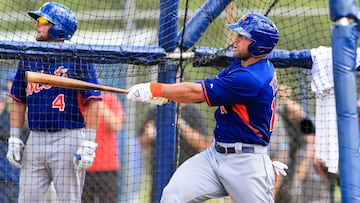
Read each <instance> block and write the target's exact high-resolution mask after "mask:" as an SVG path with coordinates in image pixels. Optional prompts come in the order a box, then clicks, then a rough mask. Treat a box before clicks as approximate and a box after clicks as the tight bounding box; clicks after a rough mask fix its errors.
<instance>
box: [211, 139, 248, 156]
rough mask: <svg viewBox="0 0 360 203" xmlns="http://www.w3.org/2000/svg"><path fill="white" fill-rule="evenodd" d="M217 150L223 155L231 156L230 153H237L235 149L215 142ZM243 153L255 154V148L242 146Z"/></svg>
mask: <svg viewBox="0 0 360 203" xmlns="http://www.w3.org/2000/svg"><path fill="white" fill-rule="evenodd" d="M215 150H216V151H217V152H219V153H221V154H229V153H236V150H235V147H223V146H221V145H220V144H218V143H217V142H215ZM241 152H242V153H255V148H254V146H242V147H241Z"/></svg>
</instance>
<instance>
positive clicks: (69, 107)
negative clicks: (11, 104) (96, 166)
mask: <svg viewBox="0 0 360 203" xmlns="http://www.w3.org/2000/svg"><path fill="white" fill-rule="evenodd" d="M26 71H35V72H42V73H47V74H53V75H57V76H60V77H70V78H76V79H80V80H83V81H86V82H91V83H95V84H98V81H97V78H96V73H95V69H94V65H93V64H92V63H86V62H73V63H68V62H61V61H59V62H52V63H51V62H46V61H45V62H44V61H35V60H33V61H20V63H19V67H18V73H17V74H16V76H15V80H14V83H13V87H12V90H11V97H13V98H14V99H15V100H17V101H21V102H23V103H27V106H28V122H29V128H30V129H31V130H40V131H43V130H50V129H52V130H54V129H55V130H56V129H63V128H68V129H74V128H83V127H85V123H84V117H83V109H84V108H83V105H84V104H85V103H86V101H87V100H88V99H89V98H100V94H101V93H100V91H95V90H84V91H79V90H73V89H63V88H58V87H52V86H51V85H43V84H35V83H26V82H25V80H24V78H25V72H26Z"/></svg>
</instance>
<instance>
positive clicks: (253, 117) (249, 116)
mask: <svg viewBox="0 0 360 203" xmlns="http://www.w3.org/2000/svg"><path fill="white" fill-rule="evenodd" d="M229 28H230V29H232V30H233V31H235V32H236V33H237V36H236V38H235V40H234V47H233V52H234V57H235V58H236V59H237V60H235V61H234V63H233V64H232V65H231V66H230V67H228V68H227V69H225V70H223V71H222V72H220V73H219V75H218V76H217V77H215V78H209V79H205V80H203V81H202V82H201V84H196V83H189V82H184V83H176V84H161V83H145V84H137V85H135V86H133V87H131V88H130V92H129V94H128V95H127V98H128V99H130V100H134V101H142V102H148V103H158V104H162V101H164V99H163V98H168V99H170V100H172V101H176V102H181V103H192V102H207V104H208V105H209V106H218V109H217V110H216V112H215V119H216V127H215V129H214V131H213V132H214V137H215V140H214V142H213V144H212V146H211V147H209V148H208V149H207V150H205V151H204V152H201V153H199V154H197V155H195V156H194V157H192V158H190V159H188V160H187V161H186V162H185V163H183V164H182V165H181V166H180V167H179V168H178V169H177V170H176V171H175V173H174V174H173V176H172V178H171V180H170V182H169V183H168V185H167V186H166V187H165V189H164V191H163V194H162V198H161V202H163V203H173V202H174V203H175V202H178V203H184V202H201V201H204V200H207V199H211V198H218V197H223V196H226V195H230V196H231V197H232V199H233V200H234V201H235V202H237V203H260V202H264V203H269V202H273V201H274V200H273V194H272V191H271V189H272V187H273V185H274V176H275V175H274V168H273V165H272V162H271V160H270V158H269V157H268V155H267V145H268V144H269V140H270V135H271V131H272V129H273V124H274V120H273V119H274V113H275V111H274V107H275V97H276V91H277V83H276V75H275V70H274V66H273V64H272V63H271V62H270V61H269V60H268V59H267V54H269V53H270V52H271V51H272V50H273V48H274V47H275V45H276V44H277V42H278V40H279V33H278V30H277V28H276V26H275V24H274V23H273V22H272V21H271V20H270V19H268V18H266V17H265V16H262V15H259V14H248V15H245V16H243V17H242V18H241V19H240V20H239V21H238V22H237V23H236V24H231V25H229Z"/></svg>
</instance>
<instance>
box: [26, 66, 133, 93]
mask: <svg viewBox="0 0 360 203" xmlns="http://www.w3.org/2000/svg"><path fill="white" fill-rule="evenodd" d="M25 80H26V81H27V82H32V83H40V84H46V85H52V86H55V87H62V88H70V89H79V90H89V89H91V90H101V91H107V92H115V93H120V94H128V93H129V91H128V90H124V89H120V88H115V87H109V86H105V85H98V84H94V83H90V82H85V81H82V80H77V79H72V78H66V77H59V76H55V75H50V74H45V73H37V72H31V71H26V73H25Z"/></svg>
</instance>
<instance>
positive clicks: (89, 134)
mask: <svg viewBox="0 0 360 203" xmlns="http://www.w3.org/2000/svg"><path fill="white" fill-rule="evenodd" d="M95 138H96V130H95V129H92V128H86V129H85V140H88V141H91V142H95Z"/></svg>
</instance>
